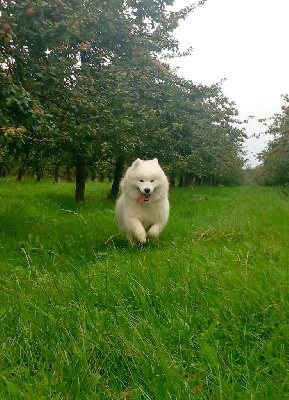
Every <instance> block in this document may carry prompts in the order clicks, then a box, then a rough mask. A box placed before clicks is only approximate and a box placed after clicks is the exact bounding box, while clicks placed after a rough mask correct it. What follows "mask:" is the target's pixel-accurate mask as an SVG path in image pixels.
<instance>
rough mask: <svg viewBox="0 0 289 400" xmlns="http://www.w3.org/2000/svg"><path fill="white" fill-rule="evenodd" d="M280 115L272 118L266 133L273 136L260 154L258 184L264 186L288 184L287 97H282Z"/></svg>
mask: <svg viewBox="0 0 289 400" xmlns="http://www.w3.org/2000/svg"><path fill="white" fill-rule="evenodd" d="M283 98H284V100H285V104H284V106H283V107H282V113H280V114H275V115H274V116H273V117H272V121H271V124H270V125H269V126H268V130H267V133H270V134H272V135H274V139H273V140H271V141H270V142H269V144H268V148H267V150H265V151H264V152H263V153H261V154H260V160H261V161H262V162H263V164H262V165H261V167H259V168H258V171H257V179H258V182H260V183H261V184H265V185H285V184H288V183H289V97H288V96H283Z"/></svg>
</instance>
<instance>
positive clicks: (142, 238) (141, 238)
mask: <svg viewBox="0 0 289 400" xmlns="http://www.w3.org/2000/svg"><path fill="white" fill-rule="evenodd" d="M136 240H137V241H138V242H139V243H141V244H145V243H146V241H147V238H146V235H144V234H141V235H137V237H136Z"/></svg>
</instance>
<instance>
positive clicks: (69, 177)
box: [66, 167, 72, 182]
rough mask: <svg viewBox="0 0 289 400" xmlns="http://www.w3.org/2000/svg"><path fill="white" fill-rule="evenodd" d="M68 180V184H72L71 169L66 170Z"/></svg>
mask: <svg viewBox="0 0 289 400" xmlns="http://www.w3.org/2000/svg"><path fill="white" fill-rule="evenodd" d="M66 180H67V182H71V181H72V178H71V171H70V168H69V167H67V168H66Z"/></svg>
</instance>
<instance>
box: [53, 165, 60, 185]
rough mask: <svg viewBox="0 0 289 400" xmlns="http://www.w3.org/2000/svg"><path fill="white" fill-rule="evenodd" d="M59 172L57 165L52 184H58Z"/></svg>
mask: <svg viewBox="0 0 289 400" xmlns="http://www.w3.org/2000/svg"><path fill="white" fill-rule="evenodd" d="M59 170H60V166H59V165H58V164H57V165H56V167H55V170H54V182H58V181H59Z"/></svg>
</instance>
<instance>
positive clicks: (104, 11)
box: [0, 0, 244, 184]
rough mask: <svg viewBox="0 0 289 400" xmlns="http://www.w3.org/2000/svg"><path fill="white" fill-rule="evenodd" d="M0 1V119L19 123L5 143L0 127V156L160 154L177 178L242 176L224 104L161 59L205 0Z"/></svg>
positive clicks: (62, 159)
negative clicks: (193, 0)
mask: <svg viewBox="0 0 289 400" xmlns="http://www.w3.org/2000/svg"><path fill="white" fill-rule="evenodd" d="M0 3H1V7H2V13H1V16H0V24H1V26H2V31H0V61H1V70H0V78H1V79H2V80H3V81H4V82H5V85H6V86H5V87H6V89H5V87H2V86H0V97H1V100H0V102H1V103H3V104H4V106H5V107H4V108H3V111H2V114H0V118H1V119H0V125H1V126H0V127H1V129H2V130H3V131H4V130H6V128H7V127H8V128H10V127H12V128H13V127H14V126H15V127H18V126H20V127H22V126H23V128H24V129H25V130H26V135H25V136H22V137H21V141H19V140H18V142H17V141H15V142H14V141H12V136H11V135H10V136H9V138H10V139H11V143H12V144H11V146H10V147H9V146H8V147H7V146H6V141H5V139H4V138H2V139H3V143H4V144H5V146H6V150H7V151H6V150H5V151H4V152H3V153H2V158H3V160H4V158H5V157H6V159H7V157H8V155H9V154H14V155H15V159H16V160H17V162H18V164H19V167H20V168H22V169H25V168H28V167H32V168H33V169H35V170H36V171H40V170H43V169H45V168H46V167H48V166H51V165H54V166H55V167H56V168H58V166H59V165H63V166H67V165H68V166H76V168H77V166H78V165H80V164H81V165H83V166H84V168H92V169H93V168H94V164H95V162H97V161H103V160H107V161H109V162H110V163H114V164H116V161H117V160H118V159H119V158H120V157H123V158H125V160H126V161H127V162H128V163H129V162H131V160H132V159H134V158H136V157H142V158H145V157H155V156H158V158H159V159H160V161H161V162H162V163H163V164H165V165H166V166H167V168H168V169H169V170H170V172H171V175H173V176H178V177H179V176H181V177H182V178H185V179H186V181H187V182H189V181H197V180H202V181H207V182H209V181H210V182H214V183H222V184H232V183H238V182H239V181H240V176H241V170H242V163H243V162H242V156H241V151H240V149H241V142H242V139H243V137H244V132H243V131H242V130H241V129H238V128H236V126H237V125H236V123H238V121H237V112H236V110H235V107H234V104H233V103H231V102H229V100H228V99H226V98H225V96H224V95H223V94H222V91H221V86H220V85H213V86H212V87H202V86H199V85H196V84H193V83H192V82H188V81H185V80H182V79H180V78H178V77H177V75H176V74H175V73H174V72H172V71H171V70H170V68H169V66H168V65H167V64H165V63H164V62H162V61H160V56H161V55H163V54H165V53H166V56H173V55H180V54H179V46H178V42H177V41H176V40H175V39H174V37H173V31H174V29H176V28H177V26H178V24H179V21H180V20H181V19H184V18H186V16H187V15H188V14H189V13H190V12H192V11H194V10H195V9H196V8H197V7H199V6H201V5H203V4H204V3H205V2H204V1H200V2H198V3H197V4H193V5H191V6H188V7H185V8H184V9H182V10H180V11H179V12H173V11H170V6H171V5H172V3H173V2H172V1H171V0H166V1H159V2H156V1H153V0H147V1H145V2H143V1H142V2H140V1H126V2H123V1H122V0H117V1H109V2H103V1H102V0H97V1H91V0H87V1H84V2H78V1H76V0H59V1H55V2H47V1H43V0H38V1H36V2H33V1H31V2H30V1H29V2H28V1H26V0H19V1H17V2H10V1H9V2H7V1H2V0H0ZM4 24H6V25H4ZM7 24H8V25H9V29H7ZM7 30H8V31H9V32H7ZM21 96H22V97H21ZM19 110H20V113H19ZM33 110H34V111H33ZM35 110H37V112H36V114H35ZM36 117H37V118H36ZM7 121H9V124H8V122H7ZM13 139H14V138H13ZM19 143H21V146H19ZM13 144H15V146H13ZM15 149H16V150H15ZM80 158H82V163H79V162H78V161H79V160H80ZM3 162H4V161H3ZM78 172H79V171H78ZM82 172H83V173H80V174H79V173H76V176H77V177H78V176H82V177H83V176H85V171H82ZM184 175H185V176H184ZM82 183H83V182H82Z"/></svg>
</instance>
